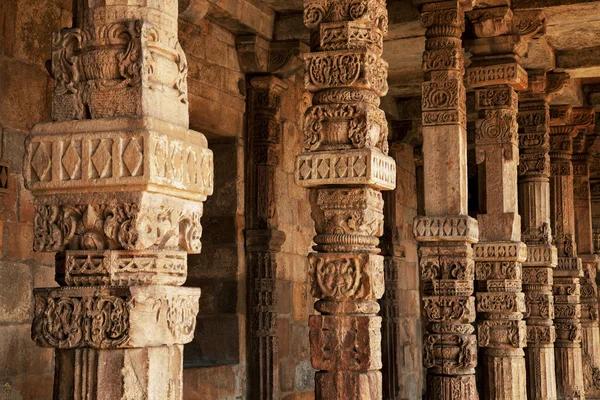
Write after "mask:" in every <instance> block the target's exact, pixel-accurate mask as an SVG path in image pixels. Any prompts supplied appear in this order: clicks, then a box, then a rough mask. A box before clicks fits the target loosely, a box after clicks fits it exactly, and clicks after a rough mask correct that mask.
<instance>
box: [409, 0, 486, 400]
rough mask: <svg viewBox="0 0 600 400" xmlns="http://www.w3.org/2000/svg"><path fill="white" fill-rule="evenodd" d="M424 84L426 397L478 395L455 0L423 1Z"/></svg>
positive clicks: (420, 232) (420, 229)
mask: <svg viewBox="0 0 600 400" xmlns="http://www.w3.org/2000/svg"><path fill="white" fill-rule="evenodd" d="M420 11H421V21H422V24H423V26H424V27H425V28H427V31H426V33H425V36H426V42H425V52H424V53H423V71H424V72H425V76H424V77H425V82H424V83H423V88H422V112H423V150H422V151H423V182H424V187H425V190H424V192H425V193H424V194H425V202H424V211H425V215H424V216H419V217H417V218H416V219H415V222H414V229H413V230H414V234H415V237H416V239H417V240H418V241H419V242H420V245H421V248H420V250H419V255H420V268H421V279H422V282H423V293H424V295H423V315H424V318H426V322H427V323H428V325H427V333H426V334H425V338H424V349H423V362H424V365H425V367H426V368H427V385H426V387H427V391H428V398H429V399H432V400H434V399H435V400H438V399H441V400H450V399H461V400H467V399H477V398H478V394H477V388H476V383H475V366H476V365H477V340H476V337H475V335H474V331H475V329H474V327H473V325H472V323H473V322H474V321H475V298H474V297H473V280H474V273H475V271H474V263H473V250H472V248H471V244H472V243H475V242H477V238H478V230H477V229H478V228H477V221H476V220H474V219H473V218H470V217H469V216H468V214H467V133H466V125H467V119H466V92H465V87H464V86H463V75H464V63H463V61H464V60H463V49H462V40H461V35H462V33H463V30H464V23H465V21H464V8H463V6H462V5H461V3H460V2H458V1H447V2H426V3H425V4H423V5H422V7H421V10H420Z"/></svg>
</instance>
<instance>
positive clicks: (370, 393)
mask: <svg viewBox="0 0 600 400" xmlns="http://www.w3.org/2000/svg"><path fill="white" fill-rule="evenodd" d="M382 387H383V384H382V377H381V372H380V371H368V372H353V371H337V372H325V371H319V372H317V373H316V374H315V399H316V400H333V399H338V400H342V399H356V400H381V399H382V398H383V394H382Z"/></svg>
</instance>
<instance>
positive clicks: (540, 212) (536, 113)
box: [517, 72, 566, 400]
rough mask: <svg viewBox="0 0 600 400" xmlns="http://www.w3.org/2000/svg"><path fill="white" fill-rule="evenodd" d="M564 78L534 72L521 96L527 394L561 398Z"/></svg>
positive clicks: (541, 399)
mask: <svg viewBox="0 0 600 400" xmlns="http://www.w3.org/2000/svg"><path fill="white" fill-rule="evenodd" d="M565 79H566V76H564V74H547V73H545V72H535V73H531V74H529V86H528V88H527V90H526V91H523V92H521V93H520V94H519V114H518V116H517V118H518V123H519V152H520V163H519V210H520V212H521V217H522V219H521V228H522V238H523V241H524V242H525V243H526V244H527V260H526V261H525V262H524V263H523V292H524V293H525V305H526V313H525V320H526V323H527V348H526V349H525V359H526V363H527V396H528V398H529V399H530V400H544V399H556V396H557V394H556V374H555V360H554V341H555V340H556V331H555V328H554V321H553V320H554V297H553V295H552V285H553V282H554V281H553V269H554V268H555V267H556V264H557V262H558V260H557V251H556V247H554V246H553V245H552V229H551V228H550V179H549V177H550V156H549V151H550V107H549V105H548V102H549V101H550V99H551V97H552V96H553V95H555V94H556V93H557V91H558V90H559V89H560V88H561V87H562V82H564V80H565Z"/></svg>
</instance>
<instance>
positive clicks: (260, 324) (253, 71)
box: [236, 35, 306, 400]
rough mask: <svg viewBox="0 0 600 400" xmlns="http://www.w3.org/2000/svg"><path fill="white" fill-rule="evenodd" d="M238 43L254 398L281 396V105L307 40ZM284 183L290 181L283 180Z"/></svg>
mask: <svg viewBox="0 0 600 400" xmlns="http://www.w3.org/2000/svg"><path fill="white" fill-rule="evenodd" d="M236 47H237V52H238V56H239V61H240V66H241V67H242V70H243V71H244V72H246V73H247V74H249V75H250V76H249V77H248V81H249V84H248V96H247V104H248V112H247V120H248V131H247V135H246V136H247V137H246V149H247V151H246V174H245V177H246V182H245V183H246V231H245V234H246V258H247V262H248V280H247V281H248V297H247V299H248V326H249V330H248V359H249V360H252V362H253V363H254V364H253V367H252V368H250V369H249V374H250V385H249V388H250V393H249V397H250V398H251V399H256V400H259V399H260V400H274V399H279V376H278V375H279V356H278V337H277V312H276V307H277V296H278V295H277V292H276V290H275V288H276V280H277V261H276V256H277V253H279V252H280V251H281V246H282V245H283V243H284V242H285V233H284V232H282V231H280V230H278V229H277V228H278V221H277V206H278V204H277V190H276V188H277V186H278V185H279V184H281V183H279V182H278V181H277V174H276V172H277V168H278V166H279V164H280V159H281V155H282V150H281V141H282V130H283V127H282V125H281V120H280V117H279V109H280V104H281V96H282V95H283V93H284V92H285V91H286V90H287V88H288V84H287V83H286V82H285V81H284V80H283V79H285V78H289V77H290V76H292V75H294V74H295V73H296V72H297V71H298V70H299V69H300V67H302V58H301V55H302V53H303V52H304V50H305V47H306V46H305V45H303V44H301V43H300V42H298V41H289V42H268V41H266V40H264V39H262V38H260V37H258V36H255V35H249V36H239V37H238V38H237V39H236ZM284 184H285V183H284Z"/></svg>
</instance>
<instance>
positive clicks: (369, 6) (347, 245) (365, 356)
mask: <svg viewBox="0 0 600 400" xmlns="http://www.w3.org/2000/svg"><path fill="white" fill-rule="evenodd" d="M304 22H305V24H306V25H307V26H308V27H309V28H311V29H312V30H313V34H312V36H311V38H312V40H311V50H312V52H311V53H309V54H307V55H306V56H305V86H306V88H307V89H308V90H309V91H311V92H312V93H313V94H314V95H313V106H312V107H310V108H309V109H308V111H307V113H306V116H305V121H304V152H303V153H301V154H300V155H299V156H298V158H297V165H296V182H297V183H298V184H299V185H300V186H302V187H306V188H310V189H311V206H312V214H313V218H314V220H315V229H316V231H317V235H316V236H315V238H314V241H315V243H316V246H315V250H316V252H315V253H311V254H309V264H310V270H309V279H310V285H311V292H312V295H313V297H315V298H318V299H320V300H319V301H317V302H316V303H315V308H316V310H317V311H319V312H320V314H319V315H312V316H310V318H309V326H310V347H311V361H312V366H313V367H314V368H315V369H317V370H319V372H317V374H316V378H315V393H316V398H317V399H381V397H382V383H381V372H380V371H379V369H380V368H381V347H380V346H381V331H380V330H381V317H378V316H376V314H377V312H378V311H379V304H378V303H377V299H379V298H381V296H382V294H383V289H384V282H383V281H384V273H383V257H382V256H380V255H378V254H377V253H378V252H379V249H378V247H377V245H378V243H379V240H378V237H379V236H381V235H382V233H383V199H382V196H381V192H380V190H386V189H393V188H394V187H395V180H396V171H395V164H394V160H393V159H392V158H390V157H388V156H387V155H386V154H387V152H388V144H387V122H386V119H385V115H384V113H383V111H382V110H380V109H379V97H381V96H383V95H385V93H386V92H387V63H386V62H385V61H383V59H382V58H381V54H382V48H383V36H384V35H385V34H386V32H387V10H386V4H385V1H384V0H356V1H346V0H305V2H304Z"/></svg>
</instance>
